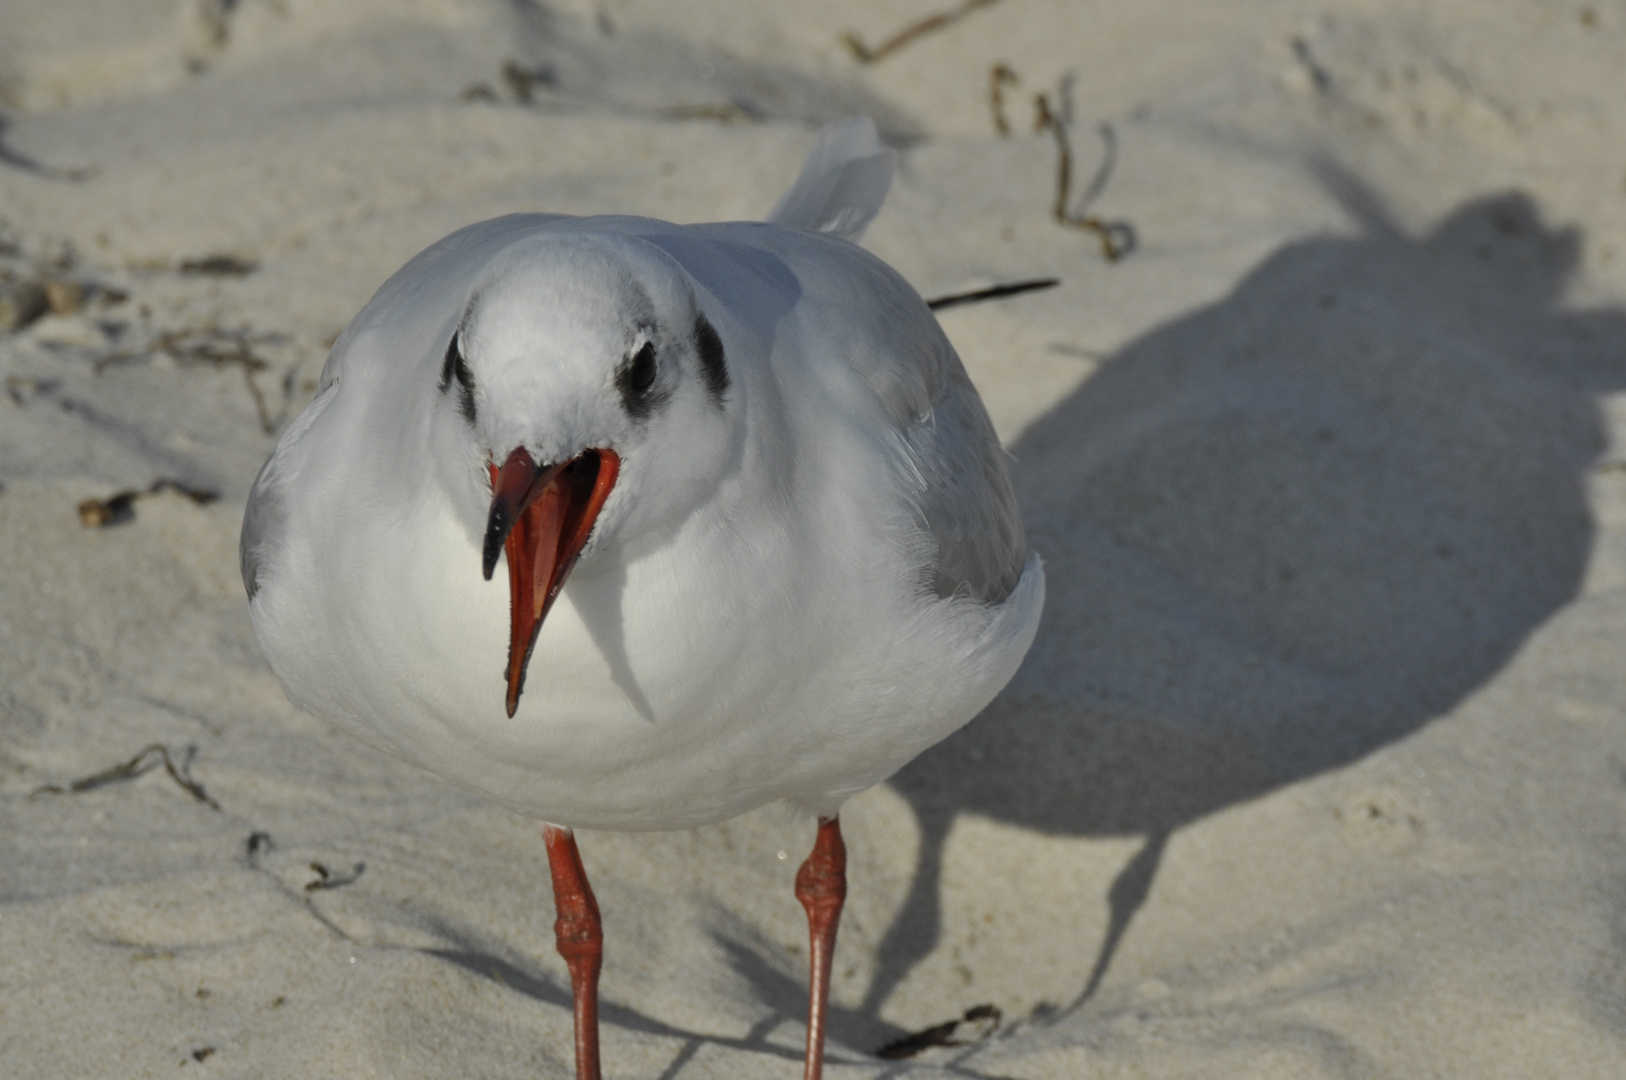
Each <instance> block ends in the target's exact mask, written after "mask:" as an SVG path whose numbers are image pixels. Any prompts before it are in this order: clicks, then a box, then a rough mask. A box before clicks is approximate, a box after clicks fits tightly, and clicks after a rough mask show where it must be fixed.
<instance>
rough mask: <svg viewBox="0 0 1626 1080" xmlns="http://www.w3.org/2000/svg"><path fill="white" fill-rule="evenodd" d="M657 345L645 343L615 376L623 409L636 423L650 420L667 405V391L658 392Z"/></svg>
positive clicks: (650, 342)
mask: <svg viewBox="0 0 1626 1080" xmlns="http://www.w3.org/2000/svg"><path fill="white" fill-rule="evenodd" d="M657 374H659V371H658V370H657V366H656V363H655V343H654V342H653V341H646V342H644V343H643V345H642V346H640V347H639V349H638V351H637V352H635V353H633V354H632V355H631V356H629V357H628V358H627V359H626V362H624V363H623V364H622V365H621V367H620V368H619V369H617V371H616V373H615V386H616V389H617V390H620V391H621V405H622V407H623V408H625V409H626V410H627V415H628V416H630V417H632V418H633V419H634V420H647V419H648V418H649V415H650V414H651V413H653V412H654V411H655V410H656V409H657V408H658V407H660V406H661V405H664V404H665V403H666V399H667V398H668V397H669V396H670V394H669V393H668V392H667V391H660V390H656V389H655V376H656V375H657Z"/></svg>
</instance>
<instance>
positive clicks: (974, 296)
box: [926, 277, 1061, 311]
mask: <svg viewBox="0 0 1626 1080" xmlns="http://www.w3.org/2000/svg"><path fill="white" fill-rule="evenodd" d="M1060 284H1061V278H1053V277H1045V278H1030V279H1028V280H1027V281H1013V282H1011V283H1010V284H1008V285H991V286H989V287H988V288H986V289H973V290H972V291H971V292H962V293H950V294H949V295H948V296H936V297H933V298H932V299H930V300H928V301H926V306H927V307H929V308H931V309H932V310H933V311H942V310H943V309H944V308H951V307H959V306H960V305H961V304H975V303H977V302H978V301H979V300H999V299H1001V298H1003V297H1006V296H1016V295H1018V294H1019V293H1025V292H1035V291H1037V290H1039V289H1053V288H1055V287H1056V286H1057V285H1060Z"/></svg>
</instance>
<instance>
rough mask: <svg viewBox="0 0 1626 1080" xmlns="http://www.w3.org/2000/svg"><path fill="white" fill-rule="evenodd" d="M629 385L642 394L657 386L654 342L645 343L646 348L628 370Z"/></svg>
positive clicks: (641, 350)
mask: <svg viewBox="0 0 1626 1080" xmlns="http://www.w3.org/2000/svg"><path fill="white" fill-rule="evenodd" d="M627 384H628V385H629V386H631V387H632V388H633V389H634V390H636V391H637V392H638V393H640V394H642V393H643V392H644V391H646V390H648V389H649V388H650V387H651V386H654V385H655V343H654V342H652V341H646V342H644V347H643V348H641V349H639V350H638V355H637V356H634V357H633V358H632V364H631V366H630V367H628V368H627Z"/></svg>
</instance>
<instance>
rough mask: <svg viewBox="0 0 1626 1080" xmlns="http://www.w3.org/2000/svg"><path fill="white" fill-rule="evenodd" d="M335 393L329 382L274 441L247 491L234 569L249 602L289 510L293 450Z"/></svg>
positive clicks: (263, 577)
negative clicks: (240, 574) (239, 575)
mask: <svg viewBox="0 0 1626 1080" xmlns="http://www.w3.org/2000/svg"><path fill="white" fill-rule="evenodd" d="M338 390H339V384H338V383H337V382H333V383H329V384H328V385H327V386H326V387H324V388H323V389H322V391H321V392H320V393H318V394H317V395H316V398H315V400H313V401H312V402H311V403H310V404H309V405H307V406H305V411H304V412H302V413H300V414H299V416H298V417H296V418H295V420H294V422H293V423H292V424H290V425H289V426H288V430H287V431H285V432H283V435H282V438H280V439H278V440H277V445H276V449H274V450H272V451H271V456H270V457H268V458H266V459H265V464H264V465H261V466H260V473H259V475H258V476H256V477H255V478H254V486H253V487H252V488H250V489H249V492H248V506H247V507H245V508H244V510H243V531H242V533H241V534H240V535H239V536H238V538H237V567H238V569H239V570H241V571H242V574H243V588H244V589H246V590H247V591H248V598H249V602H250V603H252V602H253V600H254V598H255V597H256V596H257V595H259V592H260V588H261V586H263V585H264V584H265V582H266V574H267V572H268V571H269V568H270V564H271V559H272V555H273V553H274V550H275V548H276V545H277V544H278V543H279V542H280V541H281V539H282V537H283V535H284V533H285V526H286V523H287V520H288V510H289V507H288V495H287V490H286V489H287V480H288V477H289V473H290V471H291V470H290V463H291V461H292V459H293V456H294V450H295V447H297V446H298V445H299V441H300V439H302V438H304V436H305V433H306V432H308V431H309V430H310V429H311V425H312V424H314V423H315V422H316V419H317V417H319V416H321V415H322V412H323V410H325V409H326V408H327V407H328V405H330V404H331V403H332V402H333V398H334V395H335V394H337V393H338Z"/></svg>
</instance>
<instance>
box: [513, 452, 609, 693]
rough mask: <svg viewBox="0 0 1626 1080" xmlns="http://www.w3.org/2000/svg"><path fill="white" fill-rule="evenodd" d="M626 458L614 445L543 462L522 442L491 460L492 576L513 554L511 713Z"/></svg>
mask: <svg viewBox="0 0 1626 1080" xmlns="http://www.w3.org/2000/svg"><path fill="white" fill-rule="evenodd" d="M620 469H621V458H620V457H619V456H617V455H616V452H615V451H614V450H588V451H585V452H583V453H582V454H580V455H578V456H577V457H573V458H571V459H570V460H569V461H564V462H560V463H559V464H557V465H550V466H548V467H547V468H545V469H543V468H538V467H537V464H536V462H534V461H532V460H531V455H530V452H529V451H527V450H526V449H525V448H524V447H523V446H521V447H517V448H515V450H514V452H513V453H511V454H509V455H508V460H507V461H505V462H503V463H502V467H501V468H498V467H497V465H495V464H493V465H492V466H491V515H490V516H489V517H488V518H487V519H486V541H485V551H484V552H483V553H482V554H483V556H484V564H483V569H484V571H485V575H486V580H487V581H490V580H491V572H492V571H493V570H494V569H496V566H497V553H498V551H501V552H503V553H504V554H506V555H507V556H508V596H509V603H510V607H509V612H510V614H509V627H508V629H509V636H508V715H509V716H513V715H514V710H515V709H517V708H518V707H519V694H520V691H521V690H523V689H524V688H525V668H526V667H527V666H528V665H529V664H530V662H531V650H532V649H534V648H535V647H536V636H537V633H538V631H540V630H541V629H542V620H543V619H545V618H547V617H548V609H549V608H551V607H553V600H554V598H555V597H556V596H558V595H559V590H560V589H562V588H564V584H565V578H567V577H569V576H570V571H571V568H572V567H574V566H575V565H576V558H577V556H579V555H581V553H582V548H583V546H585V545H586V543H587V538H588V536H590V535H592V532H593V522H595V521H597V520H598V512H599V511H600V510H602V509H603V508H604V500H605V499H607V498H609V495H610V489H611V488H613V487H614V486H615V477H616V473H617V472H619V471H620Z"/></svg>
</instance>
